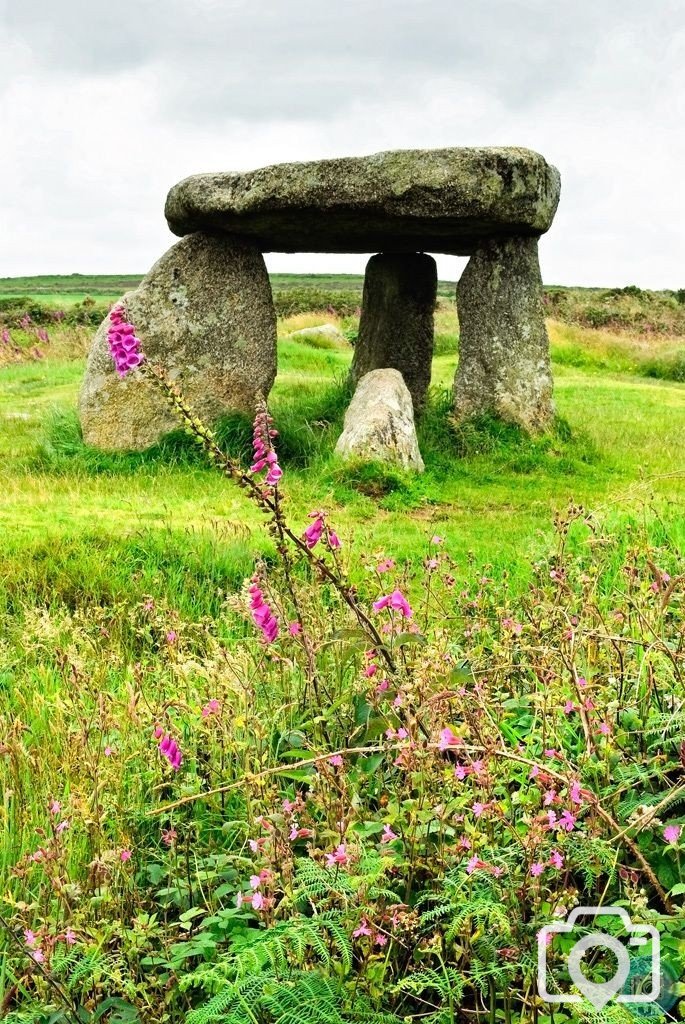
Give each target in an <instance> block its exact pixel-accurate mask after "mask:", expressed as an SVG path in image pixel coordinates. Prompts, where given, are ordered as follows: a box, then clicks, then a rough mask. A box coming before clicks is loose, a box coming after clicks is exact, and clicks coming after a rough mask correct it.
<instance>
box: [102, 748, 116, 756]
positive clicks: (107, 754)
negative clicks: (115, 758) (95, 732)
mask: <svg viewBox="0 0 685 1024" xmlns="http://www.w3.org/2000/svg"><path fill="white" fill-rule="evenodd" d="M113 753H114V751H113V750H112V748H111V747H105V749H104V750H103V754H104V755H105V757H111V756H112V754H113Z"/></svg>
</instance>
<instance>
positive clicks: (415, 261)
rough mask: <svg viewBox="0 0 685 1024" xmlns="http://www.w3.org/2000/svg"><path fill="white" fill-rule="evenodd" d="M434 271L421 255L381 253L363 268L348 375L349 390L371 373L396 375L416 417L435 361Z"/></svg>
mask: <svg viewBox="0 0 685 1024" xmlns="http://www.w3.org/2000/svg"><path fill="white" fill-rule="evenodd" d="M437 290H438V270H437V266H436V263H435V260H434V259H433V257H432V256H428V255H426V254H425V253H420V252H415V253H380V254H379V255H378V256H372V257H371V259H370V260H369V262H368V263H367V265H366V276H365V278H364V297H363V300H362V315H361V320H360V321H359V335H358V337H357V341H356V344H355V346H354V358H353V360H352V367H351V369H350V379H351V380H352V383H353V384H356V383H357V381H358V380H359V379H360V378H361V377H363V376H364V374H366V373H368V372H369V371H370V370H379V369H383V368H384V367H392V368H393V369H395V370H399V371H400V373H401V374H402V376H403V378H404V383H405V384H406V385H407V387H408V388H409V391H410V392H411V397H412V402H413V404H414V411H415V412H416V413H417V414H419V413H420V412H421V411H422V409H423V407H424V405H425V402H426V393H427V391H428V386H429V384H430V379H431V362H432V359H433V319H434V311H435V299H436V295H437Z"/></svg>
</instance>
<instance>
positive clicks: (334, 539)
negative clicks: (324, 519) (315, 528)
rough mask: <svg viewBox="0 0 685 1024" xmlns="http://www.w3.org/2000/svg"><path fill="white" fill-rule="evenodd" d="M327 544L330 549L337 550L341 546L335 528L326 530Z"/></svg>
mask: <svg viewBox="0 0 685 1024" xmlns="http://www.w3.org/2000/svg"><path fill="white" fill-rule="evenodd" d="M328 546H329V548H331V550H332V551H338V550H339V549H340V548H341V547H342V542H341V540H340V537H339V536H338V535H337V533H336V532H335V530H329V531H328Z"/></svg>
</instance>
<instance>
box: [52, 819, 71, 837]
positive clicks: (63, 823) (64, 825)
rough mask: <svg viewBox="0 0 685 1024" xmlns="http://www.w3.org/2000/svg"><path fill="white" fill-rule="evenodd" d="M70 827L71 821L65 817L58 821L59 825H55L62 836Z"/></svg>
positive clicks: (56, 830) (58, 833)
mask: <svg viewBox="0 0 685 1024" xmlns="http://www.w3.org/2000/svg"><path fill="white" fill-rule="evenodd" d="M68 828H69V822H68V821H67V820H66V819H65V820H64V821H60V822H58V823H57V825H55V832H56V833H57V835H58V836H60V835H61V834H62V832H66V830H67V829H68Z"/></svg>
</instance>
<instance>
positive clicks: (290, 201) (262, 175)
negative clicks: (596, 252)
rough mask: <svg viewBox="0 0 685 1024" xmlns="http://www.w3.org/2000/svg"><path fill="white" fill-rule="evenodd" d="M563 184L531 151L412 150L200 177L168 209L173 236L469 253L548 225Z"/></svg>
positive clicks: (174, 192) (268, 245) (268, 248)
mask: <svg viewBox="0 0 685 1024" xmlns="http://www.w3.org/2000/svg"><path fill="white" fill-rule="evenodd" d="M559 190H560V179H559V172H558V171H557V169H556V168H555V167H552V166H551V165H550V164H548V163H547V161H546V160H545V159H544V157H542V156H541V155H540V154H539V153H535V152H533V151H532V150H530V149H522V148H518V147H479V148H453V149H430V150H422V149H408V150H393V151H390V152H385V153H375V154H374V155H372V156H363V157H342V158H339V159H333V160H316V161H311V162H307V163H289V164H274V165H272V166H270V167H263V168H260V169H259V170H255V171H246V172H244V173H223V172H219V173H214V174H196V175H193V176H192V177H189V178H185V179H184V180H183V181H181V182H179V183H178V184H177V185H175V186H174V187H173V188H172V189H171V191H170V192H169V195H168V197H167V201H166V209H165V213H166V218H167V222H168V224H169V227H170V228H171V230H172V231H173V232H174V234H177V235H187V234H189V233H191V232H193V231H210V232H214V231H226V232H230V233H231V234H235V235H239V236H242V237H243V238H246V239H250V240H251V241H252V242H254V244H255V245H256V246H257V248H258V249H260V250H261V251H262V252H273V251H277V252H418V251H427V252H439V253H455V254H459V255H470V254H471V253H472V252H473V251H474V250H475V248H476V246H477V243H478V241H479V240H480V239H483V238H506V237H509V236H512V235H514V236H526V235H532V236H538V235H541V234H542V233H543V232H545V231H547V230H548V228H549V227H550V225H551V223H552V220H553V218H554V214H555V211H556V208H557V204H558V201H559Z"/></svg>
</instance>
